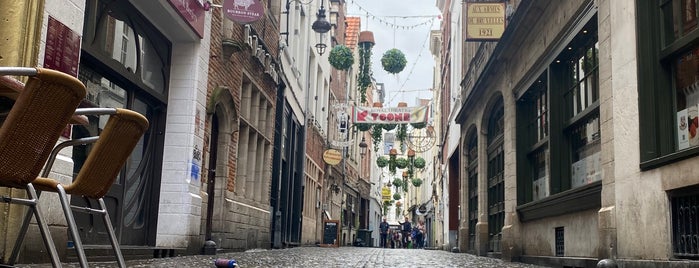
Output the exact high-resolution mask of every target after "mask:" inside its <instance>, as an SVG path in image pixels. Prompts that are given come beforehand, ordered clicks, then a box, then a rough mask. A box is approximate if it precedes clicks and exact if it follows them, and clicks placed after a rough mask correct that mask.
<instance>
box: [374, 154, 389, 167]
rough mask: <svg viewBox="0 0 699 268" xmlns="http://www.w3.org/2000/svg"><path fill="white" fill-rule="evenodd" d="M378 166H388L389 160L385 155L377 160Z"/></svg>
mask: <svg viewBox="0 0 699 268" xmlns="http://www.w3.org/2000/svg"><path fill="white" fill-rule="evenodd" d="M376 165H377V166H379V167H380V168H384V167H386V166H388V158H387V157H385V156H383V155H382V156H379V157H378V158H376Z"/></svg>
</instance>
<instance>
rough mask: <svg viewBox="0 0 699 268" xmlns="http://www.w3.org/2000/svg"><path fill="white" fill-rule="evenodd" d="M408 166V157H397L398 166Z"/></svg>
mask: <svg viewBox="0 0 699 268" xmlns="http://www.w3.org/2000/svg"><path fill="white" fill-rule="evenodd" d="M407 166H408V159H405V158H403V157H400V158H397V159H396V167H397V168H406V167H407Z"/></svg>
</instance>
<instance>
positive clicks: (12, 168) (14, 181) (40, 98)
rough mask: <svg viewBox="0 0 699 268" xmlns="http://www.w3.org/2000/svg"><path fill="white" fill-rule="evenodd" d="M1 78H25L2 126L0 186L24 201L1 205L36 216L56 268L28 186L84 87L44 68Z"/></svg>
mask: <svg viewBox="0 0 699 268" xmlns="http://www.w3.org/2000/svg"><path fill="white" fill-rule="evenodd" d="M0 75H18V76H28V77H29V80H28V81H27V83H26V84H25V85H24V88H23V89H22V91H21V92H20V93H19V95H18V96H17V99H16V101H15V103H14V104H13V106H12V108H11V110H10V112H9V113H8V114H7V118H6V119H5V121H4V123H3V124H2V127H0V187H10V188H18V189H25V190H26V191H27V194H28V197H27V198H20V197H14V196H12V197H2V198H0V201H2V202H4V203H11V204H21V205H26V206H29V208H30V211H29V212H28V213H29V215H30V218H31V215H32V214H33V215H34V216H35V217H36V220H37V224H38V226H39V231H40V232H41V237H42V238H43V240H44V244H45V245H46V248H47V251H48V253H49V255H50V257H51V262H52V264H53V266H54V267H60V266H61V262H60V259H59V257H58V253H57V251H56V247H55V245H54V243H53V240H52V239H51V235H50V233H49V229H48V226H47V224H46V221H45V220H44V218H43V216H42V214H41V212H40V210H39V206H37V202H38V198H39V197H38V195H37V192H36V191H35V189H34V187H33V186H32V182H33V181H34V180H35V179H36V178H37V176H38V175H39V172H41V169H42V167H43V166H44V164H45V163H46V160H47V159H48V158H49V155H50V154H51V150H52V148H53V147H54V146H55V145H56V143H57V142H58V139H59V137H60V135H61V132H62V131H63V129H64V128H65V127H66V125H67V124H68V121H69V119H70V118H71V116H72V115H73V113H74V112H75V109H76V108H77V107H78V105H79V104H80V101H81V100H82V99H83V98H85V86H84V85H83V83H81V82H80V81H79V80H78V79H76V78H75V77H72V76H70V75H67V74H64V73H61V72H58V71H53V70H49V69H42V68H18V67H0ZM18 252H19V247H16V248H14V249H13V254H12V257H11V258H10V259H9V260H8V262H9V264H14V262H15V261H16V257H17V255H18V254H17V253H18Z"/></svg>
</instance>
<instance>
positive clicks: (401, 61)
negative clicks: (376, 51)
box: [381, 48, 408, 74]
mask: <svg viewBox="0 0 699 268" xmlns="http://www.w3.org/2000/svg"><path fill="white" fill-rule="evenodd" d="M407 62H408V61H407V60H406V59H405V54H403V52H401V51H400V50H398V49H396V48H393V49H389V50H388V51H386V53H384V54H383V57H381V66H383V69H384V70H386V71H387V72H389V73H392V74H397V73H400V72H401V71H403V69H405V64H406V63H407Z"/></svg>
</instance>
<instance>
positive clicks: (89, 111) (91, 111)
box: [75, 108, 117, 115]
mask: <svg viewBox="0 0 699 268" xmlns="http://www.w3.org/2000/svg"><path fill="white" fill-rule="evenodd" d="M116 112H117V108H78V109H76V110H75V115H112V114H116Z"/></svg>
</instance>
